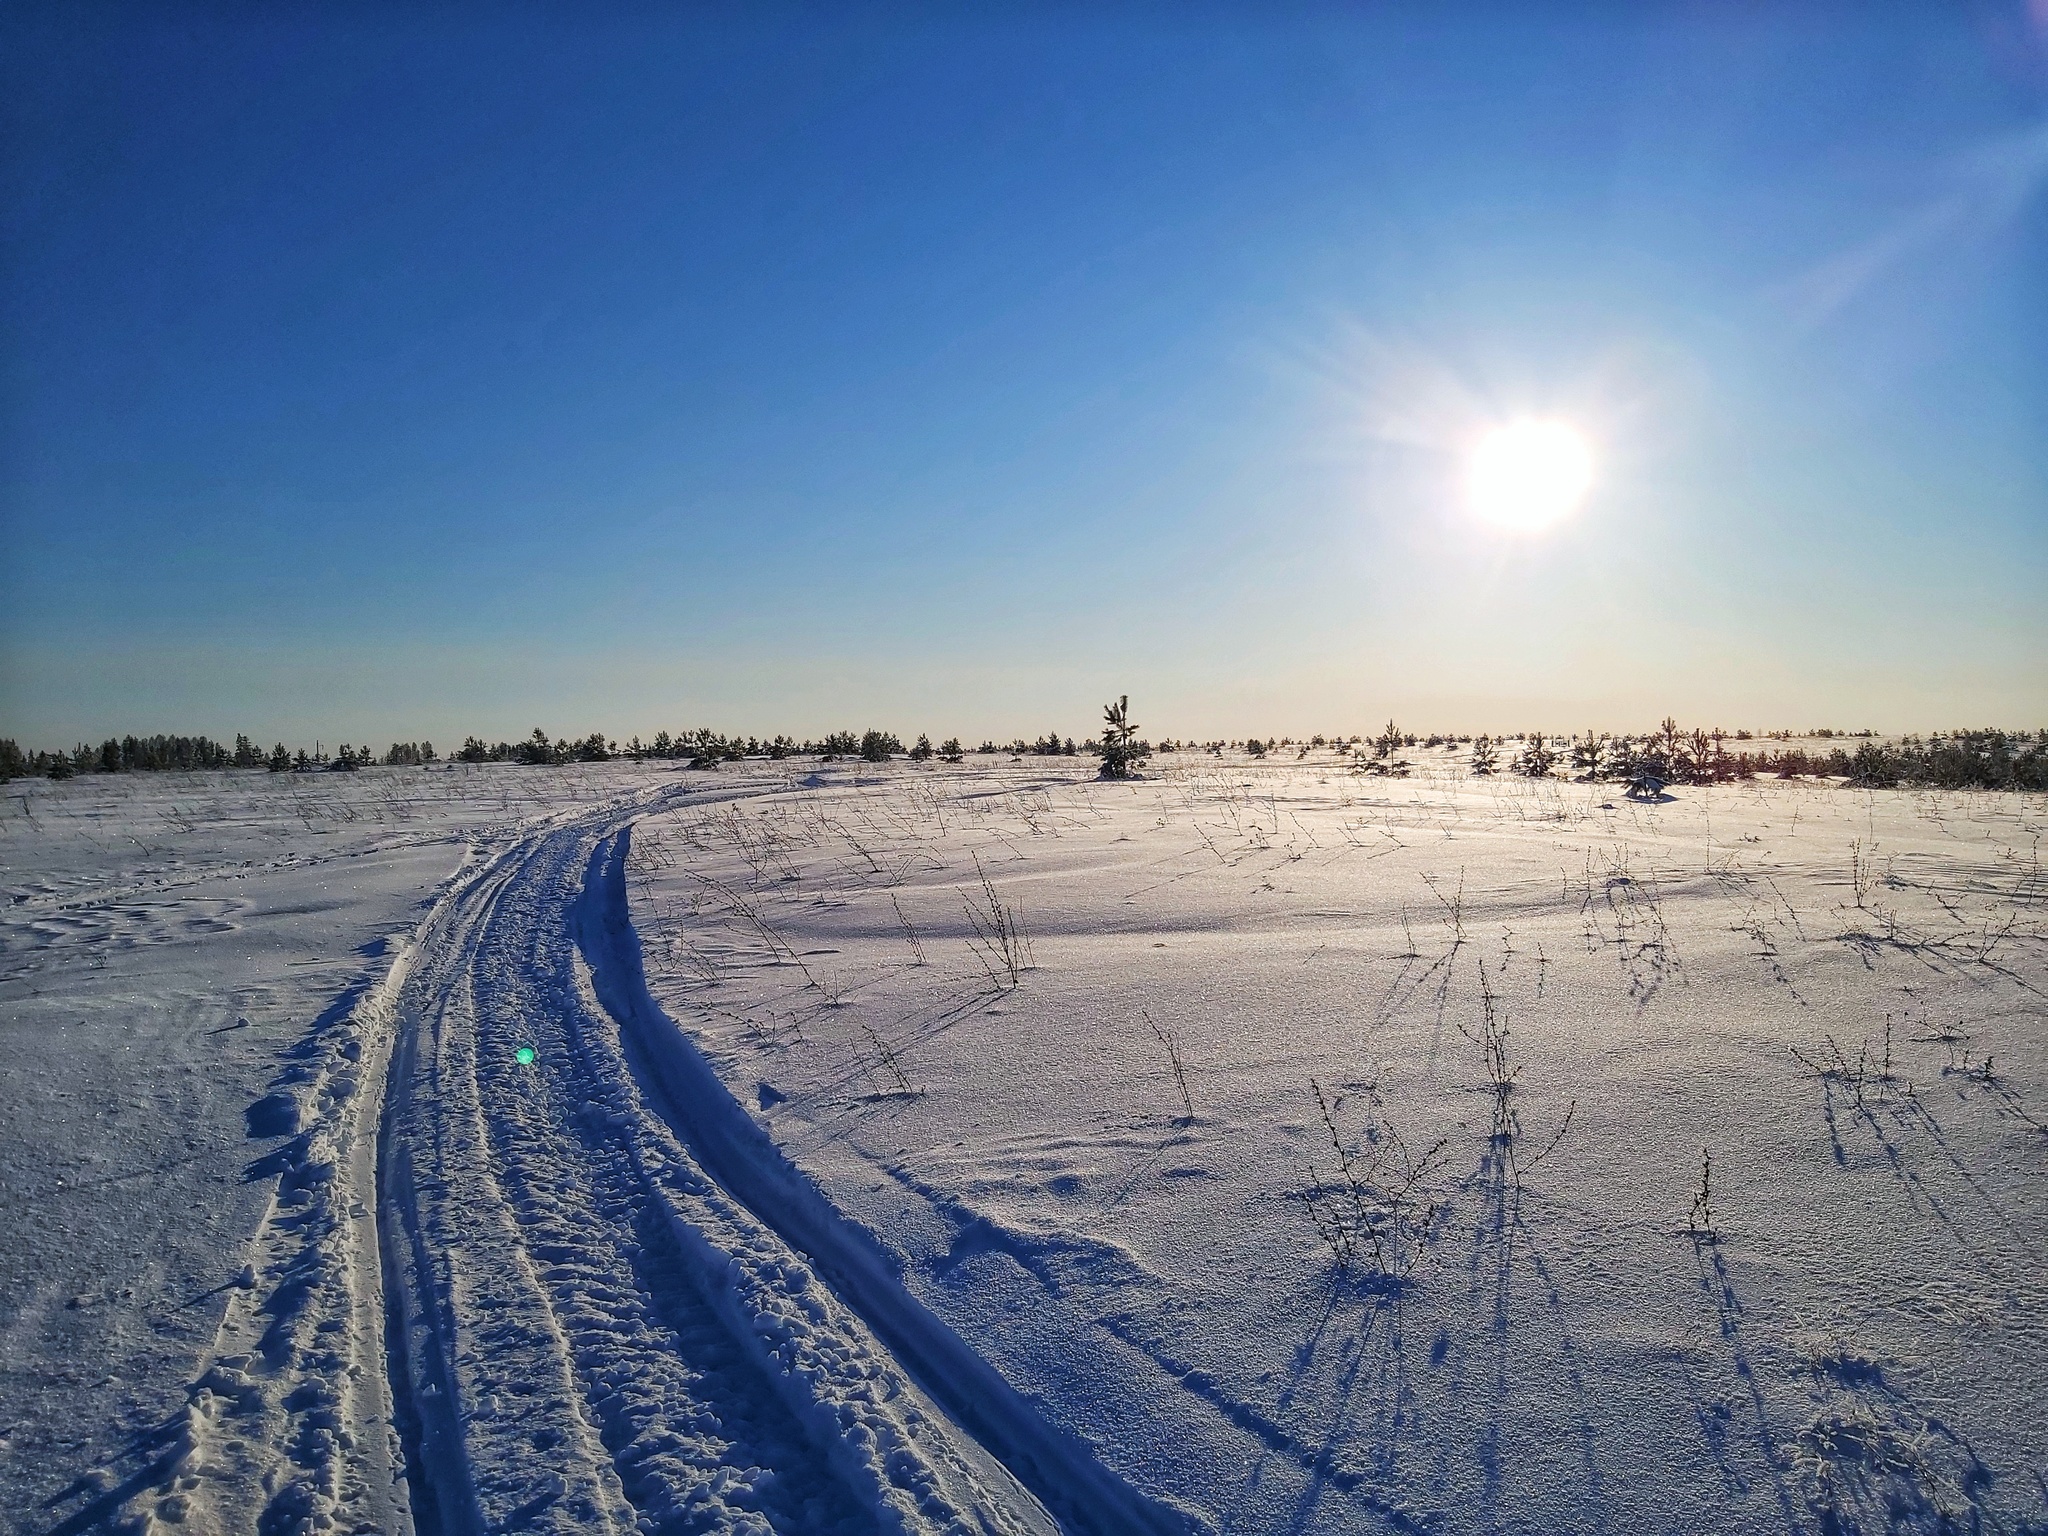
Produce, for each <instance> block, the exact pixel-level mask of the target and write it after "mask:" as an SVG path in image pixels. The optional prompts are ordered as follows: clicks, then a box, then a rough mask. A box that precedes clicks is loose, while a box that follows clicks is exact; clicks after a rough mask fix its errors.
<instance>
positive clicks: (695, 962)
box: [0, 753, 2048, 1533]
mask: <svg viewBox="0 0 2048 1536" xmlns="http://www.w3.org/2000/svg"><path fill="white" fill-rule="evenodd" d="M1413 755H1414V756H1415V758H1416V762H1417V766H1416V768H1415V770H1414V772H1413V773H1412V775H1411V776H1409V777H1406V778H1384V777H1368V776H1363V775H1360V774H1357V773H1355V772H1353V771H1351V769H1350V767H1349V765H1348V764H1347V763H1345V762H1343V761H1341V760H1339V759H1337V758H1335V757H1333V756H1331V755H1329V754H1323V753H1317V754H1313V755H1311V756H1310V757H1308V758H1306V759H1303V760H1299V761H1296V760H1293V759H1292V757H1291V755H1290V757H1289V760H1287V761H1285V762H1275V761H1266V762H1252V761H1249V760H1246V759H1242V758H1237V757H1230V758H1216V757H1210V756H1206V755H1183V756H1169V757H1160V758H1155V759H1154V761H1153V764H1152V766H1151V769H1150V773H1149V776H1148V777H1147V778H1146V779H1144V780H1142V781H1138V782H1134V783H1128V784H1102V783H1096V782H1093V781H1090V780H1087V779H1085V778H1084V777H1083V775H1084V774H1085V773H1086V771H1087V769H1088V768H1089V766H1090V764H1089V762H1088V760H1087V759H1081V760H1061V759H1026V760H1024V761H1021V762H1012V761H1008V760H999V759H987V758H970V759H969V761H968V763H967V764H966V765H963V766H960V767H948V766H944V765H934V766H930V767H923V766H914V765H909V764H894V765H890V766H888V767H886V768H880V769H870V768H863V767H860V766H858V765H851V764H830V765H824V766H819V765H817V764H816V763H815V762H812V761H804V762H801V763H798V762H792V763H787V764H756V765H748V766H745V767H729V768H727V769H725V770H723V771H721V772H719V773H717V774H701V773H690V772H687V771H676V770H673V769H670V768H669V767H668V766H667V765H660V766H655V765H645V766H642V765H630V764H613V765H602V766H591V767H586V768H580V769H562V770H537V769H524V768H513V767H493V768H485V769H460V770H452V771H434V772H400V771H397V770H392V771H375V772H370V773H364V774H359V775H355V776H342V775H330V776H322V777H321V778H319V779H317V780H309V779H306V778H295V777H289V776H280V777H279V778H276V779H272V778H269V777H268V776H265V775H213V776H203V777H195V778H193V779H190V780H184V781H176V780H171V779H168V778H167V779H159V780H152V779H149V778H148V777H145V776H137V777H135V778H127V779H120V780H104V779H86V780H75V781H72V782H71V783H69V784H60V785H51V784H44V783H40V782H38V783H35V784H32V785H28V786H23V785H19V784H17V785H14V786H10V787H9V791H8V793H9V797H10V798H9V800H8V802H7V805H6V810H7V817H6V820H5V833H4V836H5V841H4V842H0V856H4V858H5V860H6V868H5V872H4V880H5V884H6V886H7V888H8V892H9V895H10V897H11V898H12V900H11V904H10V905H9V906H7V907H6V908H5V909H4V911H0V957H4V961H5V965H6V967H7V969H6V972H5V976H4V979H0V1003H4V1015H0V1019H4V1022H0V1029H4V1035H0V1040H4V1043H5V1046H6V1050H5V1053H4V1055H0V1074H4V1077H0V1083H4V1086H5V1088H6V1089H7V1090H8V1101H7V1103H8V1122H7V1123H8V1139H7V1147H8V1154H7V1157H6V1159H5V1167H4V1169H0V1199H4V1201H5V1217H6V1222H7V1230H8V1233H9V1237H8V1240H7V1244H6V1248H5V1253H4V1258H0V1286H4V1291H0V1306H4V1308H5V1311H4V1314H0V1328H4V1330H5V1333H4V1337H5V1345H4V1351H0V1371H4V1376H0V1384H4V1396H5V1402H4V1408H0V1433H4V1435H5V1440H4V1443H0V1479H4V1481H0V1506H4V1507H5V1508H6V1509H7V1510H8V1512H9V1515H10V1518H11V1519H12V1520H13V1521H14V1523H15V1527H16V1528H18V1529H20V1530H23V1531H26V1532H37V1533H43V1532H55V1531H60V1530H61V1531H74V1530H85V1529H93V1528H98V1527H101V1526H106V1525H112V1524H115V1523H118V1522H122V1521H129V1522H135V1523H139V1524H149V1523H154V1524H155V1525H156V1526H157V1527H159V1528H161V1529H166V1530H170V1529H184V1530H208V1531H211V1530H224V1531H225V1530H257V1529H263V1530H279V1531H285V1530H293V1529H323V1528H331V1529H340V1530H360V1529H379V1530H385V1531H393V1532H396V1531H403V1530H419V1531H426V1532H440V1531H449V1532H454V1531H483V1530H491V1531H497V1530H535V1531H591V1530H621V1531H624V1530H634V1529H643V1530H661V1531H671V1530H672V1531H698V1530H750V1529H751V1530H765V1529H776V1530H784V1531H806V1532H808V1531H838V1530H891V1529H905V1530H927V1529H930V1530H943V1529H955V1530H965V1531H974V1530H996V1531H1008V1530H1016V1531H1029V1530H1046V1529H1049V1528H1051V1527H1052V1526H1053V1525H1054V1524H1055V1523H1057V1524H1058V1525H1059V1526H1060V1527H1063V1528H1065V1529H1068V1530H1071V1531H1077V1532H1078V1531H1103V1532H1109V1531H1118V1532H1121V1531H1132V1530H1139V1531H1155V1530H1156V1531H1172V1530H1184V1529H1196V1530H1199V1529H1210V1530H1217V1531H1242V1532H1267V1531H1331V1532H1335V1531H1380V1530H1397V1531H1432V1532H1445V1533H1450V1532H1467V1531H1470V1532H1482V1531H1494V1530H1502V1531H1527V1532H1552V1531H1581V1530H1584V1531H1615V1532H1632V1531H1674V1532H1677V1531H1683V1532H1696V1531H1787V1530H1799V1531H1806V1530H1813V1531H1827V1530H1838V1531H1885V1530H1909V1531H1930V1532H1932V1531H1940V1530H1950V1529H1953V1530H1979V1529H1981V1530H2005V1531H2018V1530H2025V1529H2030V1528H2040V1527H2042V1526H2044V1524H2048V1485H2044V1481H2043V1479H2044V1477H2048V1430H2044V1428H2043V1418H2044V1416H2043V1414H2042V1413H2041V1411H2040V1409H2039V1406H2038V1404H2039V1402H2040V1401H2041V1400H2042V1398H2043V1397H2044V1396H2048V1354H2044V1345H2048V1198H2044V1173H2048V1129H2044V1122H2048V1043H2044V1036H2048V996H2044V988H2048V922H2044V919H2048V905H2044V904H2048V881H2044V878H2043V873H2042V867H2041V862H2040V853H2041V850H2040V837H2041V832H2042V830H2043V827H2044V824H2048V805H2044V804H2043V802H2042V801H2041V800H2040V799H2039V798H2038V797H2033V798H2028V797H2021V796H2013V795H1992V794H1929V793H1915V792H1878V793H1870V792H1864V791H1860V790H1850V789H1844V788H1840V787H1837V786H1834V785H1832V784H1813V783H1778V782H1763V783H1757V784H1750V785H1736V786H1727V787H1720V788H1713V789H1681V790H1677V791H1674V793H1673V795H1672V797H1671V798H1668V799H1666V800H1664V801H1662V802H1659V803H1654V804H1636V803H1633V802H1630V801H1628V800H1626V799H1625V798H1623V797H1622V796H1621V795H1620V794H1619V792H1618V790H1617V789H1615V788H1614V787H1612V786H1605V785H1580V784H1570V783H1565V782H1562V781H1546V782H1527V781H1522V780H1514V779H1494V780H1475V779H1472V778H1470V777H1469V776H1468V775H1467V774H1466V773H1465V771H1464V770H1463V768H1462V767H1461V766H1458V765H1456V764H1454V763H1453V762H1452V761H1450V760H1449V759H1448V758H1445V759H1443V760H1441V761H1438V760H1437V758H1436V754H1431V753H1419V754H1413ZM243 1021H246V1023H245V1022H243ZM526 1053H530V1055H531V1060H522V1059H521V1057H522V1055H523V1054H526ZM1704 1158H1710V1159H1711V1176H1710V1180H1708V1181H1707V1183H1706V1187H1705V1188H1704V1189H1703V1187H1702V1186H1703V1179H1702V1174H1703V1168H1702V1164H1703V1159H1704ZM1703 1196H1704V1198H1702V1197H1703Z"/></svg>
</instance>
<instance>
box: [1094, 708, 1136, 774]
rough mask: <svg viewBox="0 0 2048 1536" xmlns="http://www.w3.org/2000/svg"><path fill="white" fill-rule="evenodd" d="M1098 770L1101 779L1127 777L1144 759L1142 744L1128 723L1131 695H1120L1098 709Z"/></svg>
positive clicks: (1134, 729)
mask: <svg viewBox="0 0 2048 1536" xmlns="http://www.w3.org/2000/svg"><path fill="white" fill-rule="evenodd" d="M1102 722H1103V723H1102V772H1101V777H1103V778H1105V779H1128V778H1129V777H1131V775H1132V774H1133V773H1134V772H1135V771H1136V770H1137V768H1138V765H1139V764H1140V763H1142V762H1144V761H1145V758H1146V755H1147V754H1146V752H1145V747H1144V743H1142V742H1140V741H1139V740H1138V728H1137V726H1135V725H1133V724H1132V723H1131V697H1130V695H1129V694H1125V695H1123V696H1122V697H1121V698H1119V699H1118V700H1117V701H1116V702H1115V703H1114V704H1107V705H1104V706H1103V710H1102Z"/></svg>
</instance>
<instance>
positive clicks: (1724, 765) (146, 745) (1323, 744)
mask: <svg viewBox="0 0 2048 1536" xmlns="http://www.w3.org/2000/svg"><path fill="white" fill-rule="evenodd" d="M1810 735H1811V736H1812V737H1816V738H1819V739H1821V740H1822V741H1830V742H1831V741H1832V740H1834V739H1843V740H1845V744H1844V745H1841V746H1834V745H1828V746H1824V747H1819V748H1809V747H1804V746H1793V745H1791V744H1790V743H1791V737H1792V733H1791V732H1789V731H1776V732H1771V733H1768V735H1767V736H1766V737H1764V738H1757V737H1754V736H1753V735H1752V734H1751V733H1750V732H1748V731H1738V732H1736V733H1734V735H1733V737H1731V736H1730V735H1729V734H1728V733H1727V732H1724V731H1702V730H1694V731H1688V732H1681V731H1679V730H1678V728H1677V727H1676V725H1675V724H1674V723H1673V722H1672V721H1669V720H1666V721H1665V722H1664V723H1663V724H1662V725H1661V726H1660V727H1659V728H1658V729H1657V730H1655V731H1651V732H1648V733H1645V734H1644V735H1641V736H1627V735H1616V736H1609V735H1606V734H1596V733H1594V732H1590V731H1589V732H1587V733H1586V734H1585V735H1584V736H1582V737H1581V736H1572V737H1546V736H1545V735H1544V734H1543V733H1541V732H1523V733H1522V734H1520V735H1516V736H1498V737H1488V736H1485V735H1480V736H1461V735H1438V734H1432V735H1429V736H1426V737H1418V736H1416V735H1414V734H1412V733H1409V732H1404V731H1402V730H1400V729H1399V728H1398V727H1396V726H1395V725H1393V723H1392V722H1389V723H1388V725H1387V728H1386V729H1385V730H1383V731H1381V732H1380V733H1379V734H1378V735H1376V736H1371V737H1363V736H1341V735H1339V736H1320V735H1318V736H1314V737H1309V738H1302V739H1294V738H1286V737H1281V738H1271V737H1267V738H1261V737H1256V736H1253V737H1246V738H1244V739H1242V740H1232V741H1207V742H1196V741H1176V740H1172V739H1167V740H1163V741H1161V742H1160V743H1159V744H1158V745H1157V746H1156V747H1155V746H1154V745H1153V744H1152V743H1150V742H1145V741H1139V742H1136V743H1135V749H1136V752H1137V756H1138V758H1140V759H1142V758H1144V757H1147V756H1150V755H1152V754H1154V753H1160V754H1174V753H1206V754H1216V755H1220V754H1221V753H1222V752H1224V751H1225V750H1231V751H1244V752H1249V753H1251V754H1252V755H1253V756H1255V757H1268V756H1272V755H1277V754H1278V753H1280V752H1281V751H1283V750H1289V751H1292V752H1293V753H1294V755H1295V756H1296V757H1297V758H1302V757H1306V756H1307V755H1308V754H1309V753H1310V752H1311V751H1320V750H1329V751H1332V752H1335V753H1337V754H1339V755H1342V756H1344V757H1346V758H1348V759H1350V760H1351V762H1352V764H1353V766H1354V767H1355V768H1356V769H1357V770H1359V771H1362V772H1369V773H1377V774H1394V775H1405V774H1406V772H1407V771H1408V770H1409V769H1410V767H1411V766H1412V765H1411V764H1410V763H1408V762H1407V760H1406V759H1404V758H1403V757H1402V756H1401V753H1402V751H1403V750H1404V749H1406V748H1412V747H1417V746H1422V747H1428V748H1435V749H1444V748H1457V749H1469V766H1470V768H1471V770H1472V771H1473V772H1474V773H1475V774H1478V775H1481V776H1485V775H1489V774H1493V773H1502V774H1515V775H1522V776H1526V777H1531V778H1553V777H1563V778H1572V779H1578V780H1585V781H1590V780H1607V779H1628V778H1635V777H1639V776H1642V775H1650V776H1653V777H1655V778H1657V779H1660V780H1664V781H1669V782H1676V783H1693V784H1712V783H1723V782H1729V781H1735V780H1742V779H1753V778H1756V777H1758V776H1759V775H1763V774H1770V775H1774V776H1776V777H1779V778H1800V777H1814V778H1833V779H1839V780H1842V781H1844V782H1846V783H1849V784H1854V785H1860V786H1865V787H1871V788H1885V789H1889V788H1896V787H1900V786H1910V785H1926V786H1931V787H1936V788H1948V789H1971V788H1979V789H2021V790H2048V730H2040V731H2033V732H2028V731H2004V730H1996V729H1985V730H1964V731H1951V732H1947V733H1941V732H1936V733H1935V734H1933V735H1930V736H1926V737H1919V736H1907V737H1905V738H1903V739H1902V740H1900V741H1897V742H1881V741H1878V740H1876V739H1875V738H1874V735H1873V733H1871V732H1868V731H1861V732H1857V733H1855V737H1856V738H1857V740H1856V745H1855V746H1854V747H1853V748H1851V747H1850V746H1848V745H1846V739H1848V738H1849V736H1850V733H1848V732H1840V731H1833V730H1821V731H1814V732H1811V733H1810ZM1772 738H1776V739H1778V740H1780V741H1783V742H1784V743H1785V744H1784V745H1783V746H1780V747H1776V748H1772V747H1770V746H1767V745H1766V742H1767V741H1769V740H1770V739H1772ZM1731 742H1733V744H1734V745H1733V746H1732V747H1731V745H1730V743H1731ZM1752 744H1753V749H1752ZM1511 746H1512V747H1514V748H1516V749H1517V750H1515V751H1514V754H1513V756H1512V757H1509V758H1507V759H1506V760H1503V759H1502V756H1501V754H1502V752H1503V751H1504V750H1507V749H1509V748H1510V747H1511ZM968 750H969V749H967V748H965V747H963V746H962V745H961V744H960V741H959V739H958V738H957V737H955V738H949V739H948V740H946V741H944V742H942V743H941V744H939V745H938V746H933V745H932V742H931V739H930V738H929V737H927V736H919V737H918V738H917V740H916V742H915V743H914V744H913V745H911V746H909V747H907V748H906V747H905V746H904V744H903V742H902V740H901V738H900V737H898V736H896V735H895V734H894V733H893V732H889V731H879V730H868V731H863V732H858V733H856V732H854V731H834V732H832V733H831V734H829V735H827V736H825V737H824V738H822V739H820V740H815V741H812V740H805V741H798V740H797V739H796V738H794V737H791V736H774V737H771V738H769V739H767V740H765V741H764V740H762V739H761V738H760V737H757V736H744V737H743V736H737V735H735V736H726V735H722V734H720V733H719V732H717V731H714V730H711V729H710V728H708V727H700V728H698V729H696V730H690V731H683V732H680V733H678V734H676V735H670V734H669V733H668V732H667V731H662V732H659V733H658V734H657V735H656V736H655V737H654V739H653V740H652V741H645V742H643V741H642V740H641V739H640V738H639V737H638V736H635V737H633V738H632V739H631V740H629V741H627V742H626V743H625V744H624V745H621V744H620V743H619V742H617V741H615V740H612V739H611V738H609V737H607V736H606V735H605V734H604V733H603V732H602V731H593V732H591V733H590V734H589V735H588V736H584V737H580V738H577V739H574V740H571V739H569V738H567V737H554V738H550V737H549V735H548V733H547V732H546V731H544V730H541V729H540V728H538V727H536V728H535V729H534V732H533V734H532V735H530V736H528V737H526V738H525V739H524V740H522V741H498V742H486V741H485V740H483V738H481V737H478V736H470V737H467V738H465V739H464V741H463V743H462V745H461V746H460V747H459V748H457V749H456V750H455V751H454V752H452V753H449V754H448V755H447V756H446V757H445V758H444V757H443V756H442V755H441V754H439V753H438V752H437V751H436V750H435V748H434V744H433V743H432V742H431V741H398V742H393V743H392V744H391V745H390V746H389V747H388V748H386V749H385V750H384V751H383V752H381V753H380V752H378V751H376V750H375V749H374V748H372V747H370V746H369V745H367V744H362V745H357V744H353V743H347V742H344V743H342V744H340V745H338V746H336V747H334V748H333V749H331V750H330V749H328V748H327V747H326V745H325V744H324V743H316V744H315V746H314V747H313V749H312V750H310V751H308V750H307V749H306V748H305V747H299V748H297V749H292V748H288V747H286V746H285V745H284V744H283V743H282V742H279V743H277V744H275V745H274V746H272V747H270V748H269V749H268V750H267V751H266V750H265V749H264V748H262V747H259V746H257V745H256V744H255V743H254V742H253V741H251V740H250V739H249V738H248V737H247V736H241V735H238V736H236V737H235V740H234V744H233V745H232V746H229V745H225V744H223V743H221V742H218V741H215V740H214V739H213V738H212V737H210V736H122V737H112V736H109V737H108V738H107V739H106V740H105V741H103V742H101V743H100V744H99V745H98V746H97V747H94V746H89V745H86V744H84V743H81V744H79V745H78V746H75V747H73V748H71V749H70V750H69V751H62V750H59V751H24V750H23V749H22V747H21V746H20V744H19V743H18V742H16V741H15V740H13V739H12V738H8V737H0V782H6V781H7V780H10V779H17V778H25V777H40V778H48V779H68V778H71V777H73V776H74V775H78V774H97V773H137V772H143V773H147V772H163V771H182V772H192V771H196V770H219V769H248V770H253V769H265V770H268V771H269V772H271V773H348V772H354V771H356V770H358V769H363V768H371V767H387V768H420V767H430V766H433V765H435V764H441V763H448V762H454V763H515V764H524V765H528V766H549V765H561V764H568V763H602V762H609V761H612V760H613V759H618V758H625V759H630V760H634V761H640V760H645V759H660V760H674V761H680V762H686V763H688V764H689V765H690V766H691V767H693V768H700V769H705V768H716V767H717V766H718V765H719V764H721V763H727V762H742V761H745V760H747V759H749V758H757V759H769V760H779V759H784V758H791V757H816V758H821V759H824V760H826V761H831V760H834V759H839V758H856V759H859V760H861V761H864V762H870V763H880V762H887V761H889V760H890V759H892V758H895V757H908V758H910V759H911V760H913V761H918V762H923V761H928V760H931V759H933V758H937V759H940V760H942V761H946V762H955V763H957V762H960V761H962V760H963V758H964V757H965V756H966V755H967V752H968ZM973 750H974V751H975V752H976V753H978V754H981V755H1007V756H1012V757H1023V756H1027V755H1036V756H1060V757H1072V756H1078V755H1082V754H1094V755H1098V756H1099V755H1100V754H1101V753H1102V751H1103V743H1102V742H1101V741H1097V740H1093V739H1090V740H1086V741H1082V742H1080V743H1078V744H1077V743H1076V742H1075V740H1074V738H1073V737H1071V736H1069V737H1066V738H1062V737H1061V736H1060V735H1059V734H1058V733H1057V732H1048V733H1047V734H1045V735H1043V736H1040V737H1038V738H1036V739H1035V740H1029V741H1027V740H1025V739H1024V738H1023V737H1018V738H1016V739H1015V740H1013V741H1010V742H1007V743H999V742H995V741H984V742H983V743H982V744H981V745H980V746H979V747H978V748H975V749H973Z"/></svg>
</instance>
